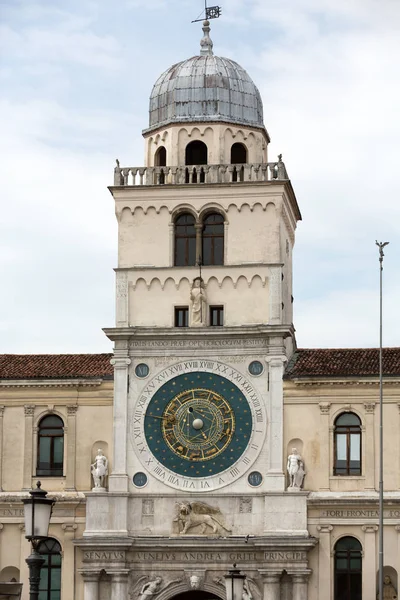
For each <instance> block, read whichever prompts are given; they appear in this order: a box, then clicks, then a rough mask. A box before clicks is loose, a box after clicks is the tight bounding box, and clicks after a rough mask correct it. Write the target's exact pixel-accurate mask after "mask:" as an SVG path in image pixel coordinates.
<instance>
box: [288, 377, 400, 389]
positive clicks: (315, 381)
mask: <svg viewBox="0 0 400 600" xmlns="http://www.w3.org/2000/svg"><path fill="white" fill-rule="evenodd" d="M287 383H289V384H290V383H292V384H293V385H294V386H296V387H322V386H326V387H339V386H340V387H345V386H378V385H379V378H378V375H376V376H375V377H373V378H372V377H371V376H370V375H368V376H366V377H365V379H361V378H360V377H352V378H348V379H347V378H346V379H339V378H336V377H332V378H328V377H324V378H323V379H319V378H318V377H309V378H307V379H285V380H284V384H287ZM383 385H384V386H393V385H400V378H399V377H398V376H396V375H393V376H388V375H385V377H384V380H383Z"/></svg>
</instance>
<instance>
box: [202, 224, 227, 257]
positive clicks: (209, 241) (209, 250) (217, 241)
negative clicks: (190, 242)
mask: <svg viewBox="0 0 400 600" xmlns="http://www.w3.org/2000/svg"><path fill="white" fill-rule="evenodd" d="M202 262H203V265H223V264H224V217H223V216H222V215H220V214H219V213H211V214H209V215H207V216H206V217H205V219H204V221H203V244H202Z"/></svg>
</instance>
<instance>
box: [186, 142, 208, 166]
mask: <svg viewBox="0 0 400 600" xmlns="http://www.w3.org/2000/svg"><path fill="white" fill-rule="evenodd" d="M207 160H208V150H207V146H206V145H205V143H204V142H200V141H199V140H194V141H193V142H190V143H189V144H188V145H187V146H186V151H185V164H186V165H206V164H207Z"/></svg>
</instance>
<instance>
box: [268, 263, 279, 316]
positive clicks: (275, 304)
mask: <svg viewBox="0 0 400 600" xmlns="http://www.w3.org/2000/svg"><path fill="white" fill-rule="evenodd" d="M269 311H270V312H269V324H270V325H280V324H281V322H282V268H281V267H270V277H269Z"/></svg>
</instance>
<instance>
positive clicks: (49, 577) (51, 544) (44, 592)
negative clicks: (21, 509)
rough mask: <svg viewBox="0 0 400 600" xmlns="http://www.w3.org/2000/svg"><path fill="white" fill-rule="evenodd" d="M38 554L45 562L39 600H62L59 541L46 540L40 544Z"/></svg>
mask: <svg viewBox="0 0 400 600" xmlns="http://www.w3.org/2000/svg"><path fill="white" fill-rule="evenodd" d="M38 552H39V554H40V555H41V557H42V558H44V560H45V563H44V565H43V567H42V570H41V573H40V584H39V600H60V598H61V546H60V544H59V543H58V542H57V540H55V539H53V538H46V539H45V540H43V541H42V542H40V544H39V546H38Z"/></svg>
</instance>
